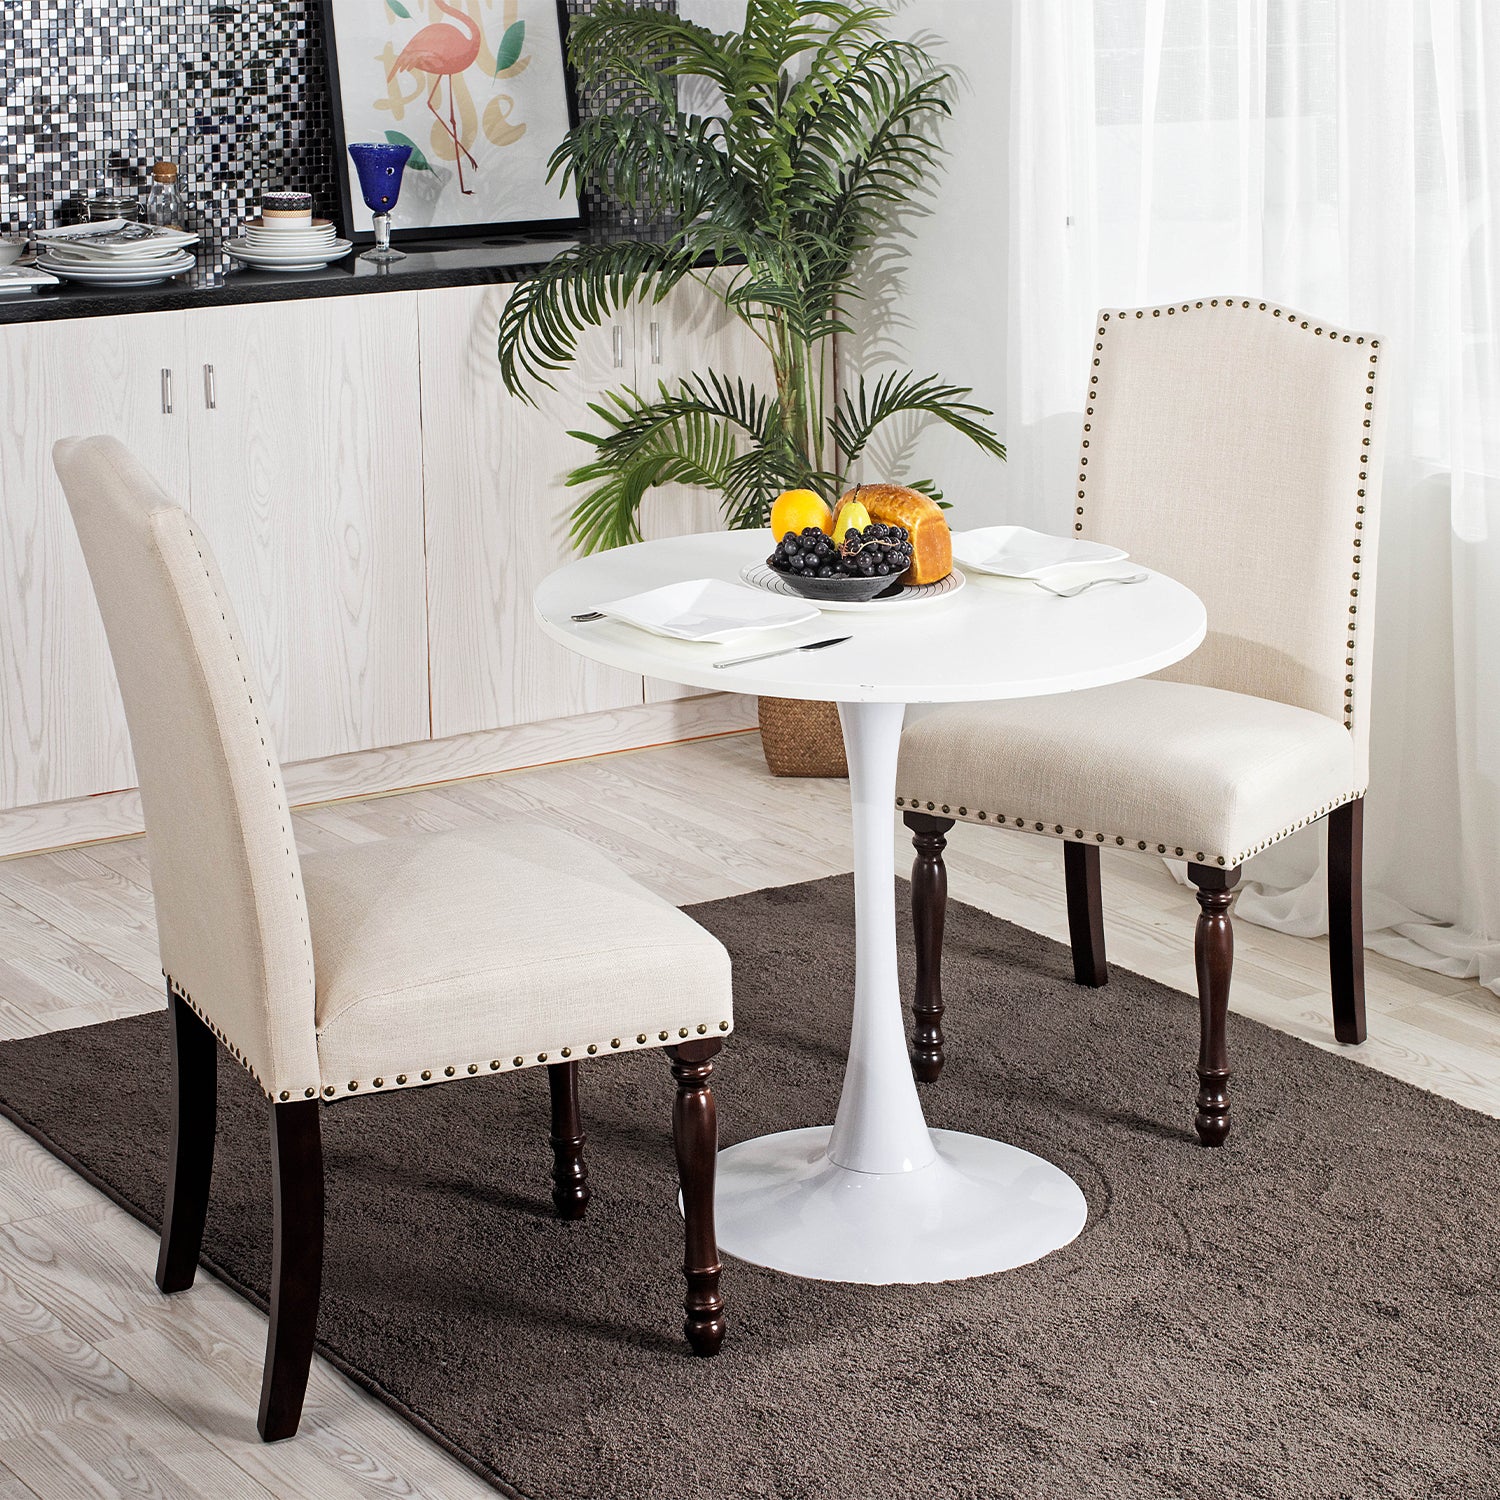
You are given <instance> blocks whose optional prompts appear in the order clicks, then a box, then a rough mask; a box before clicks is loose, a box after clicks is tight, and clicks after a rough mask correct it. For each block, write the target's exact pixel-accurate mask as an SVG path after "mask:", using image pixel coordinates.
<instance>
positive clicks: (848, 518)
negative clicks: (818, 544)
mask: <svg viewBox="0 0 1500 1500" xmlns="http://www.w3.org/2000/svg"><path fill="white" fill-rule="evenodd" d="M869 524H870V512H869V511H867V510H866V509H865V508H864V506H863V505H861V504H860V503H859V501H858V500H850V501H849V502H848V503H847V504H845V505H841V506H840V507H839V513H838V519H837V520H836V521H835V522H834V523H833V540H834V544H835V546H839V547H842V546H843V544H844V537H845V536H846V535H847V534H848V531H849V528H850V527H851V526H852V527H855V528H857V529H858V530H860V531H863V530H864V529H865V528H866V527H867V526H868V525H869Z"/></svg>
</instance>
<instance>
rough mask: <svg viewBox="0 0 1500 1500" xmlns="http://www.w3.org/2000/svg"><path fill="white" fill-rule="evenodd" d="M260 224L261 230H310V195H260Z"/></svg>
mask: <svg viewBox="0 0 1500 1500" xmlns="http://www.w3.org/2000/svg"><path fill="white" fill-rule="evenodd" d="M260 222H261V227H262V228H264V229H270V230H281V229H291V230H299V229H301V230H307V229H310V228H312V194H311V193H294V192H278V193H262V194H261V195H260Z"/></svg>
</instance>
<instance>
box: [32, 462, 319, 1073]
mask: <svg viewBox="0 0 1500 1500" xmlns="http://www.w3.org/2000/svg"><path fill="white" fill-rule="evenodd" d="M52 455H53V463H54V464H55V465H56V468H57V473H58V476H59V478H60V479H61V480H62V486H63V491H64V493H65V494H66V495H67V497H68V507H69V509H70V510H71V511H72V513H73V524H74V525H75V526H76V527H77V530H78V537H79V540H80V542H81V543H82V544H83V553H84V557H85V559H86V561H87V563H88V568H89V574H90V576H91V577H92V579H93V582H94V593H95V595H96V597H97V598H98V601H99V610H100V613H101V614H102V615H103V616H104V628H105V632H106V634H107V635H108V637H109V649H110V654H111V655H112V656H113V658H114V664H115V673H116V675H117V676H118V678H119V681H120V693H121V696H122V697H123V698H124V701H125V717H126V720H127V722H128V724H129V726H130V743H131V748H132V749H133V750H134V752H135V764H136V770H137V773H138V775H139V779H140V787H141V801H142V806H143V808H144V811H145V817H146V840H147V851H148V854H149V858H150V864H151V884H152V887H153V889H154V891H155V895H156V923H157V930H158V937H159V941H160V944H161V957H162V966H163V968H164V969H165V970H166V973H167V975H168V977H169V979H170V980H171V981H172V982H173V984H174V986H175V987H176V989H177V990H178V991H179V993H182V994H184V995H185V996H186V998H187V999H188V1000H189V1002H190V1003H191V1005H192V1006H193V1008H194V1009H195V1010H197V1011H198V1012H199V1013H200V1014H201V1015H202V1016H203V1017H204V1019H205V1020H207V1021H208V1022H209V1024H210V1025H211V1026H213V1027H214V1029H215V1030H216V1031H217V1032H218V1033H219V1036H220V1038H221V1039H222V1040H223V1041H224V1043H225V1045H226V1046H228V1047H229V1048H230V1050H231V1051H232V1052H233V1053H234V1055H235V1056H236V1057H238V1058H239V1059H240V1061H241V1062H242V1063H243V1064H244V1065H245V1066H246V1067H247V1068H248V1069H249V1070H250V1072H251V1073H252V1074H253V1075H254V1076H255V1078H256V1079H257V1081H258V1082H259V1083H260V1085H261V1087H262V1088H263V1089H264V1090H265V1091H266V1092H267V1093H269V1094H270V1095H271V1096H272V1097H273V1098H284V1097H291V1098H297V1099H301V1098H304V1097H308V1096H309V1094H310V1093H316V1091H317V1089H318V1087H319V1084H320V1077H319V1073H318V1055H317V1036H316V1023H315V1019H314V985H313V960H312V944H311V941H310V938H309V934H308V924H307V909H306V903H305V901H304V897H303V891H302V870H301V866H300V864H299V863H298V859H297V846H296V843H295V842H294V840H293V838H292V822H291V816H290V813H289V811H288V808H287V799H286V792H285V790H284V789H283V786H282V779H281V767H280V765H279V764H278V762H277V758H276V751H275V747H274V745H273V744H272V741H271V731H270V728H269V726H268V724H267V722H266V718H265V714H264V711H263V710H262V708H261V707H260V703H259V695H258V693H257V690H256V685H255V683H254V681H253V680H252V673H251V669H250V664H249V657H248V653H247V652H246V651H245V648H244V646H243V644H242V643H241V640H240V634H239V629H238V627H237V625H236V624H235V619H234V611H233V610H232V609H231V608H230V605H229V599H228V595H227V594H226V593H225V590H224V584H223V581H222V579H221V578H220V576H219V571H218V568H217V567H216V566H215V564H214V560H213V557H212V555H211V553H210V552H209V549H208V544H207V542H206V541H205V540H204V538H203V535H202V533H201V532H200V531H199V530H198V527H197V525H196V523H195V522H194V521H193V520H192V518H191V517H190V516H189V515H188V514H187V512H186V511H184V510H183V509H182V507H181V506H179V505H177V504H175V503H174V502H173V501H172V500H171V499H170V498H169V497H168V496H167V495H166V494H165V493H164V492H163V490H162V489H161V487H160V486H159V485H158V484H157V483H156V481H155V480H154V479H153V478H152V477H151V475H150V474H149V473H147V472H146V470H145V469H144V468H143V467H142V466H141V465H140V464H139V463H137V462H136V460H135V459H134V458H133V457H132V456H131V454H130V453H129V452H128V451H127V450H126V449H125V447H124V446H123V445H122V444H120V443H118V442H116V441H115V439H113V438H106V437H92V438H65V439H64V440H63V441H62V442H60V443H58V444H57V445H56V447H54V448H53V450H52Z"/></svg>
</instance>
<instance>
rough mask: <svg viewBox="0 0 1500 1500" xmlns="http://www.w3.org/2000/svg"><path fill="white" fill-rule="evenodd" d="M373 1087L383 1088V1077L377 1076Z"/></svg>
mask: <svg viewBox="0 0 1500 1500" xmlns="http://www.w3.org/2000/svg"><path fill="white" fill-rule="evenodd" d="M375 1087H376V1088H378V1089H383V1088H384V1087H385V1079H383V1078H377V1079H376V1080H375Z"/></svg>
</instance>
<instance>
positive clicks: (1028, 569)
mask: <svg viewBox="0 0 1500 1500" xmlns="http://www.w3.org/2000/svg"><path fill="white" fill-rule="evenodd" d="M953 556H954V557H955V558H956V559H957V560H958V561H959V562H961V563H962V564H963V565H964V567H966V568H972V569H973V570H974V571H975V572H976V573H994V574H996V575H997V576H999V577H1001V578H1036V577H1039V576H1041V575H1042V574H1045V573H1047V572H1048V570H1049V569H1052V568H1059V567H1065V566H1072V565H1074V564H1076V563H1104V562H1120V561H1121V560H1122V559H1124V558H1126V557H1129V556H1130V554H1129V553H1128V552H1125V551H1123V550H1122V549H1121V548H1119V547H1110V546H1107V545H1106V544H1105V543H1103V542H1085V541H1081V540H1079V539H1078V538H1077V537H1071V536H1049V535H1048V534H1047V533H1046V532H1045V531H1032V530H1031V528H1030V527H1028V526H982V527H980V528H979V530H977V531H956V532H954V533H953Z"/></svg>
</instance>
